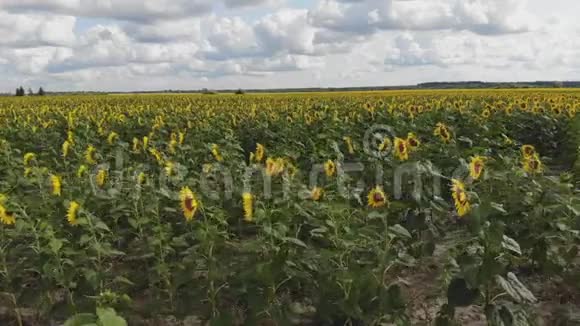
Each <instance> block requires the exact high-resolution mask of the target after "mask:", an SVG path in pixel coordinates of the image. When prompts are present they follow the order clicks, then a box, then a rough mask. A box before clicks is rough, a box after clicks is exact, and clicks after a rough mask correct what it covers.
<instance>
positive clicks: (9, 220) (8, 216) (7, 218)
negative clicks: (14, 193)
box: [0, 203, 16, 225]
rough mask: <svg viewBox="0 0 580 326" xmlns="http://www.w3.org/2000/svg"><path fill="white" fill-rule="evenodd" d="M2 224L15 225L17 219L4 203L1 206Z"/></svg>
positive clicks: (0, 216) (0, 221) (0, 218)
mask: <svg viewBox="0 0 580 326" xmlns="http://www.w3.org/2000/svg"><path fill="white" fill-rule="evenodd" d="M0 223H2V224H4V225H14V224H15V223H16V217H15V216H14V213H13V212H10V211H8V210H7V209H6V207H4V203H2V204H0Z"/></svg>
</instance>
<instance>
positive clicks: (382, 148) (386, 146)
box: [379, 137, 393, 153]
mask: <svg viewBox="0 0 580 326" xmlns="http://www.w3.org/2000/svg"><path fill="white" fill-rule="evenodd" d="M391 147H393V142H392V141H391V139H390V138H389V137H385V138H384V139H383V141H382V142H381V144H380V145H379V152H381V153H385V152H388V151H389V150H391Z"/></svg>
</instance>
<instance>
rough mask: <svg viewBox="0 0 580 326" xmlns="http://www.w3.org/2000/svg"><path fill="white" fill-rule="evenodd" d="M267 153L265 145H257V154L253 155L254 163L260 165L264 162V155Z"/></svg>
mask: <svg viewBox="0 0 580 326" xmlns="http://www.w3.org/2000/svg"><path fill="white" fill-rule="evenodd" d="M265 153H266V147H264V145H262V144H257V145H256V152H255V153H253V154H254V156H253V157H254V161H255V162H256V163H260V162H262V160H264V155H265Z"/></svg>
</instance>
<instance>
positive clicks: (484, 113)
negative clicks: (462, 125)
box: [481, 108, 491, 119]
mask: <svg viewBox="0 0 580 326" xmlns="http://www.w3.org/2000/svg"><path fill="white" fill-rule="evenodd" d="M490 116H491V110H490V109H489V108H486V109H485V110H483V111H482V112H481V117H482V118H484V119H488V118H489V117H490Z"/></svg>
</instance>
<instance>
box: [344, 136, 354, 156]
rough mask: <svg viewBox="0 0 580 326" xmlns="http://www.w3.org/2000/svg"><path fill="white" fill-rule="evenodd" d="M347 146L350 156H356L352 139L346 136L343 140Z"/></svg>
mask: <svg viewBox="0 0 580 326" xmlns="http://www.w3.org/2000/svg"><path fill="white" fill-rule="evenodd" d="M342 139H343V140H344V142H345V144H346V148H347V150H348V153H349V154H351V155H352V154H354V146H353V145H352V138H350V137H348V136H345V137H343V138H342Z"/></svg>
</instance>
